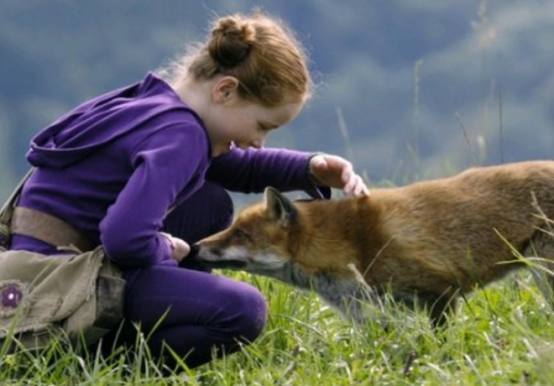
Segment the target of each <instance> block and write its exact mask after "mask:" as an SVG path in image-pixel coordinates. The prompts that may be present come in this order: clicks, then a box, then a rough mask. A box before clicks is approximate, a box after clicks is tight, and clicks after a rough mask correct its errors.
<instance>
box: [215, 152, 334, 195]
mask: <svg viewBox="0 0 554 386" xmlns="http://www.w3.org/2000/svg"><path fill="white" fill-rule="evenodd" d="M314 155H316V154H314V153H307V152H301V151H295V150H288V149H272V148H264V149H254V148H249V149H247V150H243V149H240V148H234V149H232V150H231V151H229V152H228V153H226V154H224V155H222V156H219V157H216V158H214V159H213V160H212V163H211V165H210V168H209V169H208V173H207V178H208V179H210V180H212V181H215V182H217V183H219V184H221V185H222V186H223V187H224V188H226V189H228V190H232V191H238V192H243V193H251V192H256V193H259V192H262V191H263V190H264V188H265V187H266V186H273V187H275V188H277V189H279V190H281V191H291V190H304V191H306V193H308V194H309V195H311V196H312V197H314V198H329V197H330V196H331V189H330V188H329V187H327V186H319V185H317V184H316V183H315V181H314V180H313V178H311V176H310V173H309V161H310V159H311V158H312V157H313V156H314Z"/></svg>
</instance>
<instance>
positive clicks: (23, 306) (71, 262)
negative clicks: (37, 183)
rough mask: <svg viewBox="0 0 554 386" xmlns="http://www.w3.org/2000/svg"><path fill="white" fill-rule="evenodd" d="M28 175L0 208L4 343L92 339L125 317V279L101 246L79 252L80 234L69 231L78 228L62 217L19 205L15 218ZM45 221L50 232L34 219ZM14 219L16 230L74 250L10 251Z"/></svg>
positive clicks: (1, 335) (31, 345) (39, 344)
mask: <svg viewBox="0 0 554 386" xmlns="http://www.w3.org/2000/svg"><path fill="white" fill-rule="evenodd" d="M24 181H25V179H24V180H23V181H22V183H21V184H20V186H19V187H18V188H17V189H16V190H15V191H14V193H13V194H12V196H11V197H10V198H9V199H8V202H6V204H4V207H3V208H2V210H1V211H0V347H4V344H5V343H6V340H10V342H9V343H8V344H9V346H8V347H10V349H13V348H15V347H17V346H18V343H19V344H20V345H22V346H23V347H25V348H40V347H44V346H45V345H47V344H48V342H49V340H50V339H52V338H54V337H61V336H65V337H67V338H69V339H70V341H71V342H73V343H75V344H77V343H84V344H85V345H90V344H93V343H95V342H96V341H98V339H100V338H101V337H102V336H103V335H104V334H105V333H107V332H108V331H109V330H111V329H113V328H117V326H118V324H119V323H120V321H121V320H122V318H123V291H124V286H125V281H124V280H123V279H122V277H121V272H120V270H119V269H118V268H117V267H116V266H115V265H114V264H113V263H111V262H110V261H109V260H108V259H107V257H106V255H105V253H104V251H103V249H102V247H97V248H95V249H93V250H90V251H86V252H79V251H78V248H77V247H76V245H82V239H81V238H80V235H79V237H77V236H76V237H75V240H74V241H75V242H71V241H72V240H71V238H67V234H73V233H71V232H74V229H73V230H71V231H70V230H69V228H66V227H71V226H70V225H68V224H65V223H63V221H62V220H59V219H56V221H54V222H53V221H52V216H50V215H46V214H43V213H41V212H36V211H33V212H30V213H27V212H25V213H24V215H23V216H21V215H20V216H19V217H17V215H18V214H17V211H16V213H15V215H16V218H14V203H15V202H16V198H17V195H18V194H19V190H20V188H21V185H22V184H23V182H24ZM44 221H45V222H46V223H47V224H48V225H49V227H50V228H49V232H47V233H44V229H40V230H39V231H37V227H36V224H37V223H41V222H44ZM58 221H59V225H55V226H52V224H57V222H58ZM11 224H17V233H20V232H21V233H22V234H26V235H29V236H32V237H35V238H38V239H39V240H42V241H45V242H49V243H51V244H53V245H57V246H58V247H59V249H60V250H64V251H65V250H67V251H73V252H71V253H69V254H68V253H67V252H63V253H60V254H59V255H43V254H41V253H36V252H30V251H18V250H8V251H7V250H6V246H7V245H8V243H9V233H10V227H11ZM62 234H63V235H64V236H63V237H61V236H60V235H62ZM74 234H76V235H78V233H74ZM49 235H52V237H51V238H50V236H49ZM37 236H38V237H37ZM53 240H56V241H57V240H64V242H65V241H67V242H68V245H58V244H57V243H52V241H53Z"/></svg>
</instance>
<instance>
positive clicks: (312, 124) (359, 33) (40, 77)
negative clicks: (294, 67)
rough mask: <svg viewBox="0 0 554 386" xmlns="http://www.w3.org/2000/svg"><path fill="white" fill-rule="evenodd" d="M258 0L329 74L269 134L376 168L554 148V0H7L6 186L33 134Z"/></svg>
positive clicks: (490, 159)
mask: <svg viewBox="0 0 554 386" xmlns="http://www.w3.org/2000/svg"><path fill="white" fill-rule="evenodd" d="M254 7H260V8H262V9H263V10H265V11H267V12H268V13H270V14H272V15H275V16H277V17H279V18H281V19H283V20H284V21H285V22H286V23H287V24H288V25H289V26H290V27H292V29H293V30H295V31H296V33H297V36H298V38H299V39H300V40H301V41H302V42H303V43H304V45H305V46H306V48H307V51H308V54H309V56H310V66H311V70H312V74H313V77H314V79H315V81H316V85H317V87H316V90H315V95H314V98H313V99H312V100H311V101H310V103H309V104H308V106H307V107H306V108H305V110H304V112H303V113H302V114H301V115H300V117H298V119H296V120H295V121H294V122H292V123H291V124H290V125H288V127H285V128H283V129H282V130H279V131H278V132H276V133H275V134H274V135H273V136H272V137H270V139H269V141H268V145H269V146H287V147H291V148H295V149H302V150H310V151H314V150H319V151H326V152H332V153H337V154H341V155H344V156H347V157H348V158H351V159H352V160H353V161H354V163H355V165H356V167H357V168H358V170H359V171H361V172H362V173H363V175H364V176H365V177H366V178H367V179H368V180H369V182H370V183H374V182H379V181H381V180H382V179H390V180H393V181H394V182H395V183H404V182H407V181H409V180H413V179H420V178H427V177H434V176H439V175H445V174H448V173H451V172H453V171H457V170H460V169H462V168H465V167H468V166H471V165H476V164H493V163H500V162H509V161H518V160H525V159H538V158H542V159H545V158H548V159H552V158H553V153H554V71H553V69H554V45H553V43H552V36H554V1H551V0H548V1H546V0H545V1H541V0H526V1H516V0H489V1H484V0H472V1H470V0H456V1H442V0H436V1H431V0H427V1H423V0H420V1H413V0H375V1H368V0H366V1H363V0H349V1H342V2H338V1H317V0H305V1H294V2H293V1H279V2H277V1H247V0H243V1H224V0H216V1H192V0H157V1H154V0H118V1H114V0H95V1H77V0H75V1H69V0H0V59H1V60H0V74H1V75H0V161H1V179H0V198H5V197H6V196H7V195H8V193H9V191H10V189H11V187H12V186H13V184H15V182H16V180H17V179H18V178H19V176H20V175H22V174H23V173H24V171H25V170H26V169H27V168H28V165H27V164H26V161H25V152H26V149H27V147H28V142H29V139H30V138H31V137H32V136H33V134H34V133H36V132H37V131H38V130H40V129H41V128H43V127H44V126H46V125H48V124H49V123H50V122H51V121H53V120H54V119H56V117H58V116H59V115H60V114H62V113H64V112H65V111H66V110H68V109H70V108H72V107H74V106H75V105H77V104H79V103H80V102H82V101H84V100H86V99H87V98H90V97H93V96H95V95H98V94H100V93H103V92H106V91H108V90H111V89H113V88H117V87H121V86H124V85H126V84H129V83H132V82H135V81H138V80H139V79H141V78H142V77H143V76H144V75H145V73H146V72H148V71H151V70H154V69H156V68H158V67H160V66H161V65H164V64H166V63H167V62H168V61H169V60H170V59H172V58H174V57H175V55H176V54H178V53H180V52H182V51H183V49H184V47H185V46H186V45H187V44H188V43H191V42H194V41H198V40H201V39H203V38H204V36H205V34H206V33H207V31H208V26H209V21H211V20H212V19H214V18H216V17H218V16H222V15H225V14H227V13H231V12H248V11H250V10H252V9H253V8H254Z"/></svg>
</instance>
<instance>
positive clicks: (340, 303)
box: [312, 274, 383, 325]
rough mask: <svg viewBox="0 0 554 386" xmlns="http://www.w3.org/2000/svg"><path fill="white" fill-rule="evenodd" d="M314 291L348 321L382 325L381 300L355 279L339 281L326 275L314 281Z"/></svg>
mask: <svg viewBox="0 0 554 386" xmlns="http://www.w3.org/2000/svg"><path fill="white" fill-rule="evenodd" d="M312 282H313V284H312V288H313V290H314V291H315V292H316V293H317V294H318V295H319V296H320V297H321V298H322V299H323V300H324V301H325V302H326V303H328V304H329V305H331V306H332V307H334V308H335V309H337V310H338V311H339V312H340V313H341V314H342V315H343V316H345V317H346V319H348V320H352V321H353V322H354V323H356V324H357V325H365V324H366V323H367V321H368V320H374V321H377V322H379V323H380V324H382V318H381V317H379V316H377V315H383V307H382V304H381V300H380V298H379V297H378V296H377V294H376V293H375V292H374V291H372V290H371V289H369V288H367V287H366V286H364V285H360V283H359V282H358V281H357V280H354V279H337V278H332V277H329V276H328V275H325V274H319V275H316V276H315V277H314V278H313V280H312Z"/></svg>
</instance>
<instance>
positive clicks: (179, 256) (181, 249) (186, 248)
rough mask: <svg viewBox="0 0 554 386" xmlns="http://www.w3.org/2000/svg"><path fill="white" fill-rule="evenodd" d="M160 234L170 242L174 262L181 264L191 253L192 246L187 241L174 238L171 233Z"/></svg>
mask: <svg viewBox="0 0 554 386" xmlns="http://www.w3.org/2000/svg"><path fill="white" fill-rule="evenodd" d="M160 234H161V235H162V236H164V237H165V238H167V239H168V240H169V245H170V246H171V257H172V258H173V260H175V261H177V262H178V263H179V262H180V261H181V260H183V259H184V258H185V257H187V255H188V254H189V253H190V245H189V244H188V243H187V242H186V241H185V240H182V239H180V238H177V237H173V236H171V235H170V234H169V233H165V232H160Z"/></svg>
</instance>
